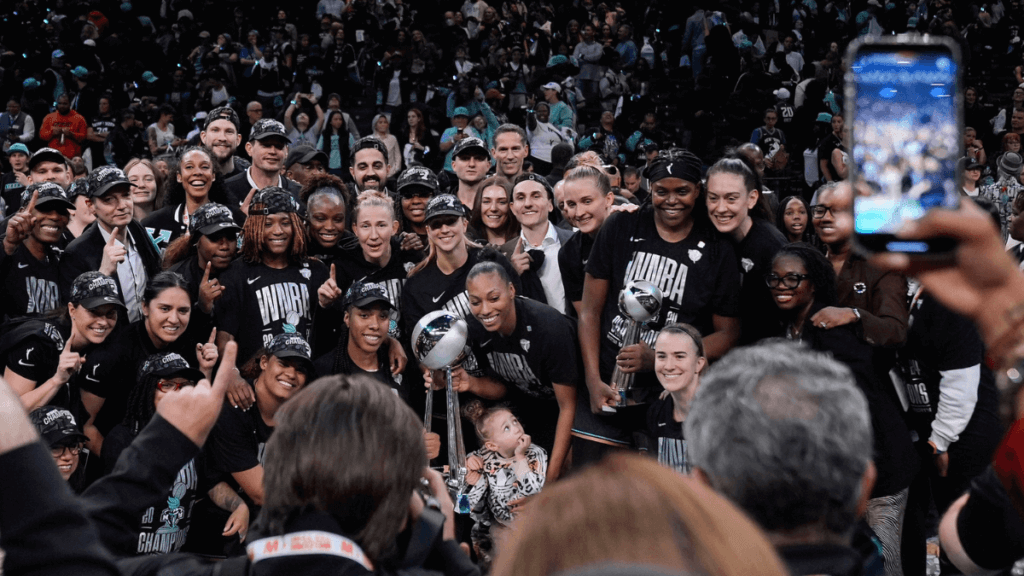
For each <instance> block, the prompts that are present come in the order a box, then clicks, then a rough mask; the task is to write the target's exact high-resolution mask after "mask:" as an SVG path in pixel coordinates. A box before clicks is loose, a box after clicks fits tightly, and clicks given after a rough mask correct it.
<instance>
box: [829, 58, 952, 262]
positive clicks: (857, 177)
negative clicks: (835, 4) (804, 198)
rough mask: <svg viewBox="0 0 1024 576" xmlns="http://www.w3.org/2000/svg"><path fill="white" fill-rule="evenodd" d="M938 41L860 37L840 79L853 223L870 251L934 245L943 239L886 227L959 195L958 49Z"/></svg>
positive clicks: (946, 244)
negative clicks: (847, 114)
mask: <svg viewBox="0 0 1024 576" xmlns="http://www.w3.org/2000/svg"><path fill="white" fill-rule="evenodd" d="M954 50H955V48H952V47H949V46H947V45H944V44H941V43H940V44H906V45H904V44H879V45H873V44H864V45H861V46H859V47H858V48H857V49H856V50H855V51H854V52H853V58H852V59H851V66H850V75H849V76H848V79H847V82H848V85H847V105H848V107H850V108H851V112H852V116H853V124H852V127H851V130H852V133H851V140H852V149H851V151H850V152H851V154H850V156H851V159H852V163H853V166H852V168H853V177H854V182H856V183H858V184H859V185H860V186H859V190H861V191H865V190H866V191H867V192H868V194H867V195H863V192H862V193H861V194H858V195H856V199H855V201H854V230H855V232H856V234H857V241H858V242H859V243H860V245H861V247H862V248H864V249H866V250H868V251H869V252H881V251H888V252H908V253H920V254H925V253H937V252H948V251H950V250H952V249H953V242H952V241H951V240H949V239H943V238H937V239H933V240H929V241H920V242H917V241H914V242H908V241H902V240H900V239H898V238H896V237H895V236H894V235H893V234H894V233H895V232H896V231H897V230H899V229H900V227H902V226H903V224H904V223H906V222H907V221H908V220H914V219H917V218H920V217H921V216H923V215H924V213H925V211H927V210H928V209H929V208H933V207H937V206H941V207H946V208H956V207H957V206H959V202H960V192H959V188H958V186H959V184H958V177H957V173H956V168H957V159H958V158H960V157H961V156H962V155H963V154H962V152H961V147H962V144H963V135H962V129H961V128H960V125H961V121H960V105H959V102H960V93H959V89H958V86H959V74H960V70H959V57H958V55H957V54H956V53H955V52H954Z"/></svg>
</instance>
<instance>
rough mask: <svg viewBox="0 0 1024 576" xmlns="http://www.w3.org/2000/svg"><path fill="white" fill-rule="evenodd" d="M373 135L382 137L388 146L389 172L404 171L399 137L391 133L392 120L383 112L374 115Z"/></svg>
mask: <svg viewBox="0 0 1024 576" xmlns="http://www.w3.org/2000/svg"><path fill="white" fill-rule="evenodd" d="M371 126H373V135H374V136H376V137H377V138H380V141H381V142H383V143H384V145H385V146H387V148H388V159H389V160H391V164H390V165H389V166H388V174H398V173H399V172H401V171H402V148H401V147H400V146H399V145H398V138H395V135H394V134H392V133H391V121H390V120H388V117H387V116H385V115H383V114H377V115H376V116H374V117H373V124H371Z"/></svg>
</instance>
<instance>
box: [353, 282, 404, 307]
mask: <svg viewBox="0 0 1024 576" xmlns="http://www.w3.org/2000/svg"><path fill="white" fill-rule="evenodd" d="M374 302H380V303H382V304H384V305H385V306H387V307H388V308H394V305H392V304H391V300H389V299H388V289H387V288H386V287H385V286H384V284H383V283H381V282H359V281H356V282H353V283H352V285H351V286H349V288H348V292H346V293H345V307H348V306H355V307H356V308H365V307H366V306H368V305H370V304H373V303H374Z"/></svg>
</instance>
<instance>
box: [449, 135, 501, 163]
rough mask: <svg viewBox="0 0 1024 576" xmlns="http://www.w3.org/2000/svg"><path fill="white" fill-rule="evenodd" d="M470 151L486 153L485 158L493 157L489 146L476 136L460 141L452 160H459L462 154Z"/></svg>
mask: <svg viewBox="0 0 1024 576" xmlns="http://www.w3.org/2000/svg"><path fill="white" fill-rule="evenodd" d="M469 150H480V151H482V152H483V153H484V156H486V157H488V158H490V157H491V151H490V150H488V149H487V144H484V141H483V140H481V139H479V138H477V137H475V136H470V137H469V138H463V139H462V140H459V142H458V143H457V144H456V145H455V149H454V151H453V152H452V158H458V157H459V155H460V154H462V153H463V152H467V151H469Z"/></svg>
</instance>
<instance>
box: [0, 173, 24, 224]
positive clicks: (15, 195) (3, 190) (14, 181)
mask: <svg viewBox="0 0 1024 576" xmlns="http://www.w3.org/2000/svg"><path fill="white" fill-rule="evenodd" d="M24 191H25V186H24V185H22V183H21V182H18V177H17V175H16V174H15V173H14V172H13V171H12V172H5V173H4V175H3V176H0V196H2V197H3V199H4V204H6V206H7V208H6V211H5V212H4V215H5V216H14V213H15V212H17V211H18V210H19V209H21V193H22V192H24ZM4 230H6V228H4Z"/></svg>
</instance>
